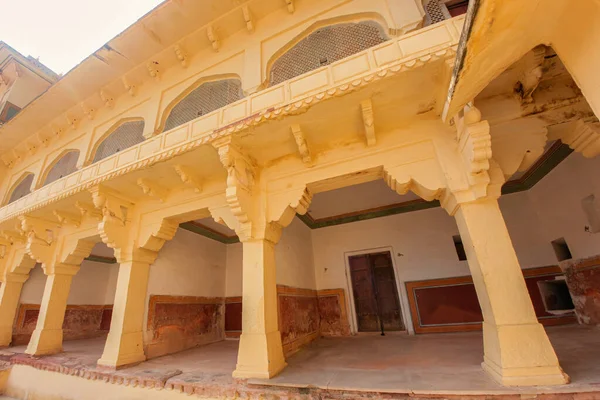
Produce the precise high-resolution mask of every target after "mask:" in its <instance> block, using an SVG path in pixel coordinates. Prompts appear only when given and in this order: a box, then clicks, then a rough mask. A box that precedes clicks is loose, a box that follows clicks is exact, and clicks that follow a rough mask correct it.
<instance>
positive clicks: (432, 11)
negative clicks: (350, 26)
mask: <svg viewBox="0 0 600 400" xmlns="http://www.w3.org/2000/svg"><path fill="white" fill-rule="evenodd" d="M425 13H426V14H427V19H426V21H425V25H433V24H437V23H438V22H442V21H445V20H446V19H449V18H450V14H449V13H448V10H447V9H446V6H445V5H444V4H440V2H439V0H429V1H426V2H425Z"/></svg>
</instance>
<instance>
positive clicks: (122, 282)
mask: <svg viewBox="0 0 600 400" xmlns="http://www.w3.org/2000/svg"><path fill="white" fill-rule="evenodd" d="M151 262H152V261H149V260H146V259H144V258H142V257H138V256H134V257H133V259H130V260H126V261H121V263H120V265H119V276H118V278H117V291H116V293H115V303H114V306H113V314H112V319H111V323H110V331H109V333H108V338H107V339H106V345H105V347H104V352H103V353H102V357H101V358H100V360H98V365H100V366H104V367H108V368H115V369H116V368H119V367H123V366H125V365H130V364H137V363H140V362H142V361H144V360H145V359H146V355H145V354H144V335H143V318H144V307H145V301H146V291H147V289H148V277H149V272H150V264H151Z"/></svg>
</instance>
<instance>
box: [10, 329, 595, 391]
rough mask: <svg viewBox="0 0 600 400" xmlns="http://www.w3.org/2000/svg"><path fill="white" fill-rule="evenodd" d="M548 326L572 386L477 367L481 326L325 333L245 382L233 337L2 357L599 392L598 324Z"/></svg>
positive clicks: (271, 386)
mask: <svg viewBox="0 0 600 400" xmlns="http://www.w3.org/2000/svg"><path fill="white" fill-rule="evenodd" d="M547 330H548V334H549V336H550V339H551V341H552V343H553V345H554V347H555V349H556V352H557V354H558V357H559V359H560V362H561V365H562V367H563V369H564V370H565V372H566V373H567V374H569V375H570V377H571V380H572V383H571V384H570V385H565V386H558V387H536V388H516V389H515V388H505V387H502V386H500V385H498V384H496V383H495V382H494V381H493V380H491V379H490V378H489V377H488V376H487V375H486V374H485V373H484V372H483V371H482V369H481V366H480V362H481V360H482V357H483V348H482V338H481V333H480V332H473V333H454V334H437V335H436V334H432V335H417V336H408V335H404V334H395V335H393V334H389V335H387V336H385V337H381V336H378V335H359V336H356V337H348V338H323V339H319V340H317V341H316V342H314V343H312V344H311V345H309V346H307V347H306V348H304V349H302V350H300V351H299V352H298V353H297V354H295V355H294V356H292V357H290V358H289V359H288V367H287V368H286V369H285V370H284V371H283V372H282V373H281V374H280V375H279V376H277V377H275V378H274V379H271V380H249V381H248V384H245V383H243V382H236V381H234V380H233V379H232V378H231V372H232V371H233V369H234V368H235V361H236V352H237V344H238V343H237V342H236V341H224V342H219V343H215V344H211V345H207V346H203V347H199V348H195V349H192V350H187V351H184V352H181V353H177V354H174V355H169V356H164V357H160V358H157V359H153V360H150V361H147V362H144V363H142V364H140V365H138V366H135V367H131V368H127V369H123V370H119V371H116V372H106V371H102V370H98V369H97V368H96V367H95V362H96V360H97V359H98V358H99V357H100V355H101V352H102V346H103V340H102V339H92V340H79V341H71V342H65V345H64V348H65V352H64V353H62V354H60V355H55V356H48V357H40V358H31V357H29V356H26V355H23V354H21V353H22V352H23V351H24V350H25V347H14V348H11V349H7V350H4V351H3V352H2V353H0V357H2V358H3V359H4V360H7V359H8V360H10V361H11V362H12V363H17V364H27V365H32V366H34V367H36V368H40V369H47V370H52V371H56V372H61V373H65V374H69V375H78V376H81V377H83V378H87V379H103V380H105V381H106V382H111V383H116V384H126V385H134V386H144V387H155V388H167V389H175V390H181V391H184V392H186V393H190V394H191V393H195V394H200V395H205V396H215V397H216V396H227V397H229V396H231V397H235V396H238V395H239V394H240V393H242V392H247V391H251V392H253V393H259V392H271V391H274V392H279V393H282V392H284V393H287V392H294V393H298V394H304V395H305V394H309V393H311V391H321V392H323V391H327V392H331V393H333V392H338V393H342V391H343V392H345V393H348V392H349V391H356V393H358V392H361V393H363V394H364V396H365V397H367V398H368V397H372V396H371V395H372V394H373V393H381V394H383V393H389V394H391V393H396V394H398V395H400V394H404V395H409V396H411V397H415V396H416V397H421V396H424V395H426V394H431V395H435V394H438V395H440V394H446V396H444V397H445V398H452V396H447V395H454V396H460V397H455V398H464V397H465V396H467V395H486V394H487V395H492V394H496V395H513V396H514V395H519V397H521V396H520V395H521V394H531V393H552V392H559V393H574V392H591V391H597V394H596V393H595V394H592V393H588V395H587V397H585V398H589V399H593V398H599V399H600V346H599V344H600V330H599V329H593V328H588V327H581V326H577V325H569V326H561V327H550V328H547ZM369 393H370V394H369ZM596 395H597V396H598V397H594V396H596ZM249 397H251V396H249ZM356 397H358V396H356ZM361 397H362V395H361ZM393 397H394V396H393ZM510 398H513V397H512V396H511V397H510ZM553 398H554V397H553ZM566 398H569V399H572V398H573V397H566Z"/></svg>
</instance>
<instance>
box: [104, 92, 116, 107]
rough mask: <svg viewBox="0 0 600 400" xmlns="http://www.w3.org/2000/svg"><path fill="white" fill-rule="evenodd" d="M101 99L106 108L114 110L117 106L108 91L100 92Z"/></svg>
mask: <svg viewBox="0 0 600 400" xmlns="http://www.w3.org/2000/svg"><path fill="white" fill-rule="evenodd" d="M100 99H101V100H102V103H104V105H105V106H106V108H109V109H112V108H113V107H114V106H115V99H114V98H113V96H112V95H111V94H110V93H109V92H108V90H106V89H102V90H100Z"/></svg>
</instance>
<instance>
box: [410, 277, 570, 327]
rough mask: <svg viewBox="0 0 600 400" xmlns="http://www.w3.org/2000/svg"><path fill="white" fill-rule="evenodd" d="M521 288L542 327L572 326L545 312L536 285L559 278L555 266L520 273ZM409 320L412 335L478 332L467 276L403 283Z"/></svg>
mask: <svg viewBox="0 0 600 400" xmlns="http://www.w3.org/2000/svg"><path fill="white" fill-rule="evenodd" d="M523 275H524V277H525V284H526V285H527V290H528V291H529V296H530V297H531V302H532V304H533V308H534V310H535V313H536V315H537V317H538V320H539V321H540V322H541V323H542V324H544V325H558V324H568V323H573V322H575V318H574V317H573V315H564V316H557V315H553V314H549V313H547V312H546V308H545V307H544V302H543V300H542V295H541V293H540V290H539V287H538V282H539V281H544V280H554V279H555V277H557V276H562V271H561V269H560V268H559V267H557V266H549V267H540V268H531V269H526V270H523ZM406 291H407V293H408V301H409V303H410V311H411V317H412V321H413V326H414V327H415V332H416V333H437V332H462V331H472V330H480V329H481V322H482V321H483V315H482V314H481V308H480V307H479V301H478V300H477V293H476V292H475V286H474V285H473V279H472V278H471V277H470V276H460V277H453V278H443V279H431V280H425V281H415V282H407V283H406Z"/></svg>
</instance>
